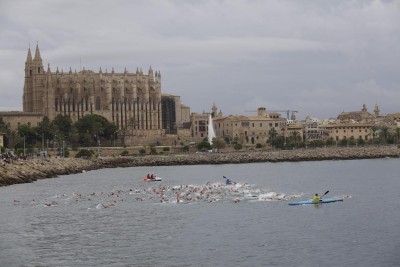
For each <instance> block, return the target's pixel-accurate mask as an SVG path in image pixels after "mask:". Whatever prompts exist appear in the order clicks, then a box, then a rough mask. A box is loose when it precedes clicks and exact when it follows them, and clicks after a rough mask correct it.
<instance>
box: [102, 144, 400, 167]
mask: <svg viewBox="0 0 400 267" xmlns="http://www.w3.org/2000/svg"><path fill="white" fill-rule="evenodd" d="M385 157H390V158H398V157H400V149H399V148H397V147H396V146H386V147H352V148H322V149H320V148H319V149H298V150H279V151H268V152H266V151H250V152H235V153H203V154H191V155H172V156H144V157H119V158H102V159H99V161H101V162H100V163H99V165H101V166H103V167H111V168H112V167H135V166H172V165H200V164H239V163H252V162H282V161H319V160H349V159H370V158H385Z"/></svg>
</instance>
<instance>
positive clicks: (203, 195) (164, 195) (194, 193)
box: [15, 182, 299, 209]
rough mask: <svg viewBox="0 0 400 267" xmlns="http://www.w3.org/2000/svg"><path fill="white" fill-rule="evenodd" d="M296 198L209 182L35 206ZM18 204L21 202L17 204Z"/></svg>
mask: <svg viewBox="0 0 400 267" xmlns="http://www.w3.org/2000/svg"><path fill="white" fill-rule="evenodd" d="M296 197H299V195H287V194H284V193H276V192H269V191H267V190H265V189H261V188H256V187H255V186H254V185H249V184H232V185H225V184H222V183H210V182H208V183H207V184H205V185H174V186H165V185H159V186H151V187H146V188H130V189H128V190H124V189H121V190H113V191H111V192H92V193H89V194H87V195H85V194H82V193H76V192H74V193H72V194H69V195H68V194H65V193H64V194H60V195H56V196H53V197H51V199H46V200H44V201H40V200H36V201H33V202H32V203H34V204H40V205H42V206H43V207H54V206H59V205H72V204H78V203H80V204H87V205H88V208H89V209H92V208H94V209H104V208H111V207H115V206H117V205H118V204H119V203H121V202H123V201H130V202H150V203H163V204H168V203H169V204H193V203H215V202H222V203H243V202H260V201H262V202H270V201H287V200H290V199H293V198H296ZM15 203H19V202H18V201H15ZM32 203H31V204H32Z"/></svg>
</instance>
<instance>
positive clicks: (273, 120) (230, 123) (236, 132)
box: [213, 107, 287, 145]
mask: <svg viewBox="0 0 400 267" xmlns="http://www.w3.org/2000/svg"><path fill="white" fill-rule="evenodd" d="M213 125H214V130H215V134H216V136H217V137H222V138H228V139H229V141H230V142H232V141H234V140H237V141H238V142H239V143H240V144H242V145H254V144H257V143H260V144H266V143H267V141H268V139H269V137H270V131H271V129H272V128H274V130H275V132H276V134H277V135H284V134H285V131H286V129H287V120H286V119H285V118H281V116H280V114H279V113H275V112H266V110H265V108H264V107H261V108H259V109H258V114H257V116H243V115H236V116H232V115H230V116H219V115H218V116H215V117H214V118H213Z"/></svg>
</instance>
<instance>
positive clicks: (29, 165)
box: [0, 158, 101, 186]
mask: <svg viewBox="0 0 400 267" xmlns="http://www.w3.org/2000/svg"><path fill="white" fill-rule="evenodd" d="M96 167H97V168H100V167H101V166H99V165H98V164H96V162H95V161H90V160H84V159H75V158H70V159H69V158H52V159H28V160H18V161H16V160H14V161H13V162H12V163H11V164H8V163H2V164H0V186H5V185H11V184H18V183H29V182H33V181H36V180H38V179H44V178H51V177H56V176H58V175H64V174H72V173H78V172H82V171H83V170H91V169H95V168H96Z"/></svg>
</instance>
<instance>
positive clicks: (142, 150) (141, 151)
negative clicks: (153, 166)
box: [139, 148, 146, 156]
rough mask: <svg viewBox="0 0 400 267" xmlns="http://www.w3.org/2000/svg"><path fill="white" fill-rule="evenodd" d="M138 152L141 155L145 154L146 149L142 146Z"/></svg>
mask: <svg viewBox="0 0 400 267" xmlns="http://www.w3.org/2000/svg"><path fill="white" fill-rule="evenodd" d="M139 154H140V155H142V156H143V155H144V154H146V149H144V148H142V149H140V150H139Z"/></svg>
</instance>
